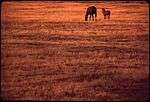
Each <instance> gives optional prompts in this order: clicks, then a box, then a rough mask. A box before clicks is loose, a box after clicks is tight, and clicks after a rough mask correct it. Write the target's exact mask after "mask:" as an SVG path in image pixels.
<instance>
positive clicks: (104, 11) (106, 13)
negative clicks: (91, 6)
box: [102, 8, 111, 19]
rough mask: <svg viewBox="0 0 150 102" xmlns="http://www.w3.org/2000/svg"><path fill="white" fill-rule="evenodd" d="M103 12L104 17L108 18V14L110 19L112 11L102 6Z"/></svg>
mask: <svg viewBox="0 0 150 102" xmlns="http://www.w3.org/2000/svg"><path fill="white" fill-rule="evenodd" d="M102 13H103V15H104V19H106V16H107V17H108V19H110V13H111V12H110V11H109V10H105V8H102Z"/></svg>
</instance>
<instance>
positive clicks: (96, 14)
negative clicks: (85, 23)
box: [95, 9, 97, 17]
mask: <svg viewBox="0 0 150 102" xmlns="http://www.w3.org/2000/svg"><path fill="white" fill-rule="evenodd" d="M95 17H97V9H95Z"/></svg>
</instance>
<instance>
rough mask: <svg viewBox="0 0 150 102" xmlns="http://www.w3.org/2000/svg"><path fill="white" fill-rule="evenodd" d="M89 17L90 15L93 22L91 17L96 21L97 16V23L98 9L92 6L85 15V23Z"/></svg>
mask: <svg viewBox="0 0 150 102" xmlns="http://www.w3.org/2000/svg"><path fill="white" fill-rule="evenodd" d="M89 15H90V17H89V20H91V17H92V19H93V21H94V15H95V21H96V17H97V8H96V7H95V6H90V7H88V8H87V10H86V14H85V21H87V20H88V16H89Z"/></svg>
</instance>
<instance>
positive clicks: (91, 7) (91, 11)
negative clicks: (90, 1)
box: [87, 6, 97, 13]
mask: <svg viewBox="0 0 150 102" xmlns="http://www.w3.org/2000/svg"><path fill="white" fill-rule="evenodd" d="M96 11H97V9H96V7H95V6H90V7H88V8H87V12H90V13H96Z"/></svg>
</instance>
